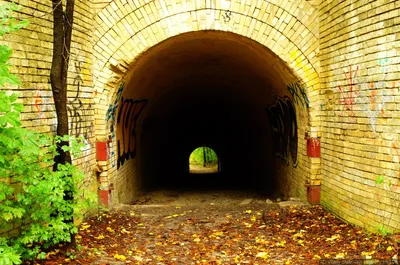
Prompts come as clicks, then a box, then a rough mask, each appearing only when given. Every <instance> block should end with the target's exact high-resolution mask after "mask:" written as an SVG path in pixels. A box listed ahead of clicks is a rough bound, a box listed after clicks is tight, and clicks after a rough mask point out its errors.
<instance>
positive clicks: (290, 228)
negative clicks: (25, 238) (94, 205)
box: [36, 194, 396, 265]
mask: <svg viewBox="0 0 400 265" xmlns="http://www.w3.org/2000/svg"><path fill="white" fill-rule="evenodd" d="M207 196H208V197H207V198H198V199H197V201H190V199H188V198H186V199H185V198H183V199H182V198H179V199H178V197H180V195H176V194H169V195H168V194H166V195H165V196H164V197H162V196H161V197H157V196H147V197H142V198H141V200H138V201H137V202H136V204H135V205H123V206H120V207H117V209H115V210H113V211H112V212H109V213H101V214H99V215H97V216H95V217H93V218H91V219H90V220H88V221H87V222H85V223H83V224H82V225H81V227H80V231H79V235H78V236H77V239H78V242H79V245H78V247H77V249H76V250H71V249H68V248H66V247H62V246H60V248H59V249H55V250H53V251H52V252H50V253H49V254H48V255H47V259H46V260H42V261H37V263H36V264H45V265H56V264H98V265H105V264H110V265H117V264H210V265H211V264H318V262H321V259H322V260H324V259H327V261H328V263H322V262H321V264H366V263H363V262H365V261H366V259H384V260H386V263H379V264H395V263H394V261H393V260H392V258H393V256H395V254H396V250H395V249H396V246H395V243H394V241H393V240H392V238H391V237H389V236H387V237H383V236H378V235H373V234H368V233H366V232H365V231H363V230H362V229H360V228H356V227H353V226H351V225H349V224H346V223H343V222H342V221H340V220H338V219H337V218H335V217H334V216H333V215H331V214H329V213H327V212H326V211H324V210H323V209H322V208H321V207H319V206H314V207H310V206H305V205H302V204H300V203H298V202H293V203H285V202H283V203H281V204H280V205H282V207H280V206H279V204H277V203H271V202H270V201H269V202H268V203H266V202H265V200H261V199H252V200H250V199H247V200H243V198H234V199H229V198H228V199H227V198H226V196H225V197H224V196H222V195H219V197H218V196H214V197H213V200H210V199H208V198H210V195H207ZM152 198H158V200H155V199H152ZM182 201H186V203H182ZM210 201H211V202H210ZM332 259H334V261H337V260H342V259H346V262H347V260H348V259H353V263H344V261H343V260H342V263H338V262H336V263H335V262H332ZM354 259H358V260H359V261H356V260H354Z"/></svg>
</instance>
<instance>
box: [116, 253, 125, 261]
mask: <svg viewBox="0 0 400 265" xmlns="http://www.w3.org/2000/svg"><path fill="white" fill-rule="evenodd" d="M114 259H117V260H126V257H125V256H124V255H119V254H115V255H114Z"/></svg>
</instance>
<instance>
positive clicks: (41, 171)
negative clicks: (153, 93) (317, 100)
mask: <svg viewBox="0 0 400 265" xmlns="http://www.w3.org/2000/svg"><path fill="white" fill-rule="evenodd" d="M17 9H18V6H16V5H15V4H13V3H7V4H2V5H0V19H1V23H0V36H3V35H4V34H6V33H10V32H12V31H16V30H18V29H20V28H21V27H23V26H25V25H27V22H21V21H19V22H18V21H16V19H14V18H12V17H11V12H12V11H15V10H17ZM11 54H12V50H11V49H10V48H9V47H7V46H6V45H0V88H1V87H4V85H6V84H11V85H19V84H20V83H19V81H18V79H17V78H16V77H15V76H14V75H12V74H10V72H9V64H8V60H9V58H10V56H11ZM17 100H18V95H17V94H11V95H9V94H7V93H6V91H4V90H0V231H3V236H2V237H0V265H3V264H4V265H12V264H20V263H21V259H34V258H43V257H45V253H44V252H43V251H45V250H46V248H48V247H50V246H52V245H55V244H58V243H61V242H70V241H71V235H72V234H74V233H76V232H77V226H76V224H74V222H73V218H74V217H77V216H78V215H82V213H83V209H87V208H89V207H90V205H91V203H93V202H95V196H94V194H92V193H90V194H89V193H87V192H86V193H85V192H84V190H81V189H79V187H80V186H81V183H83V180H84V178H85V176H84V174H83V173H82V172H81V171H79V170H78V169H77V168H76V167H74V166H72V165H70V164H66V165H58V171H53V170H52V169H53V165H54V156H55V155H56V154H57V151H56V143H57V142H61V141H69V142H70V143H71V144H70V146H65V147H64V151H66V152H72V154H73V155H79V151H80V150H81V148H83V147H84V144H83V141H82V140H83V139H75V138H73V137H69V136H65V137H53V136H51V135H47V134H42V133H36V132H34V131H31V130H28V129H25V128H22V127H21V121H20V113H21V112H22V111H23V105H22V104H20V103H18V101H17ZM66 194H74V200H65V196H66ZM10 230H13V231H14V232H15V231H17V233H16V236H5V235H7V234H6V233H5V232H6V231H10Z"/></svg>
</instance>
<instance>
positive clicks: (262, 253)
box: [256, 252, 269, 260]
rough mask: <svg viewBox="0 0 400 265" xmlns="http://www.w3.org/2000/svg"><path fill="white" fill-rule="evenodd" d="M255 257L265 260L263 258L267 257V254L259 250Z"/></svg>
mask: <svg viewBox="0 0 400 265" xmlns="http://www.w3.org/2000/svg"><path fill="white" fill-rule="evenodd" d="M256 257H257V258H261V259H264V260H265V259H268V258H269V255H268V253H267V252H259V253H258V254H257V255H256Z"/></svg>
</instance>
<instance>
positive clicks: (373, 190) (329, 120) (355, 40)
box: [319, 1, 400, 230]
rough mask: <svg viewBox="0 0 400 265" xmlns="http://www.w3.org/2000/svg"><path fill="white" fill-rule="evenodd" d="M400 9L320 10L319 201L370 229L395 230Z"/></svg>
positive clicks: (356, 5) (371, 5) (398, 5)
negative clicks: (320, 183)
mask: <svg viewBox="0 0 400 265" xmlns="http://www.w3.org/2000/svg"><path fill="white" fill-rule="evenodd" d="M399 11H400V2H399V1H372V2H371V1H356V2H354V1H322V2H321V5H320V11H319V16H320V45H321V47H320V49H321V52H320V61H321V73H320V81H321V91H320V93H321V95H322V97H323V98H324V100H323V102H321V120H322V144H321V146H322V176H323V177H322V195H321V196H322V204H323V205H324V206H326V207H327V208H328V209H330V210H332V211H333V212H334V213H336V214H338V215H340V216H341V217H342V218H344V219H346V220H348V221H350V222H352V223H356V224H358V225H361V226H365V227H367V228H368V229H372V230H376V229H377V228H378V227H379V226H380V225H383V226H385V227H387V228H388V229H390V230H400V200H399V199H400V186H399V185H400V177H399V176H400V175H399V174H400V164H399V155H400V152H399V147H400V142H399V141H400V138H399V132H400V127H399V124H400V120H399V117H400V115H399V114H400V112H399V110H400V108H399V105H398V104H399V103H398V102H399V99H400V98H399V96H398V92H399V87H400V67H399V61H400V57H399V48H400V16H399V15H400V12H399ZM379 176H383V179H384V183H383V184H376V179H377V178H378V177H379Z"/></svg>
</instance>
